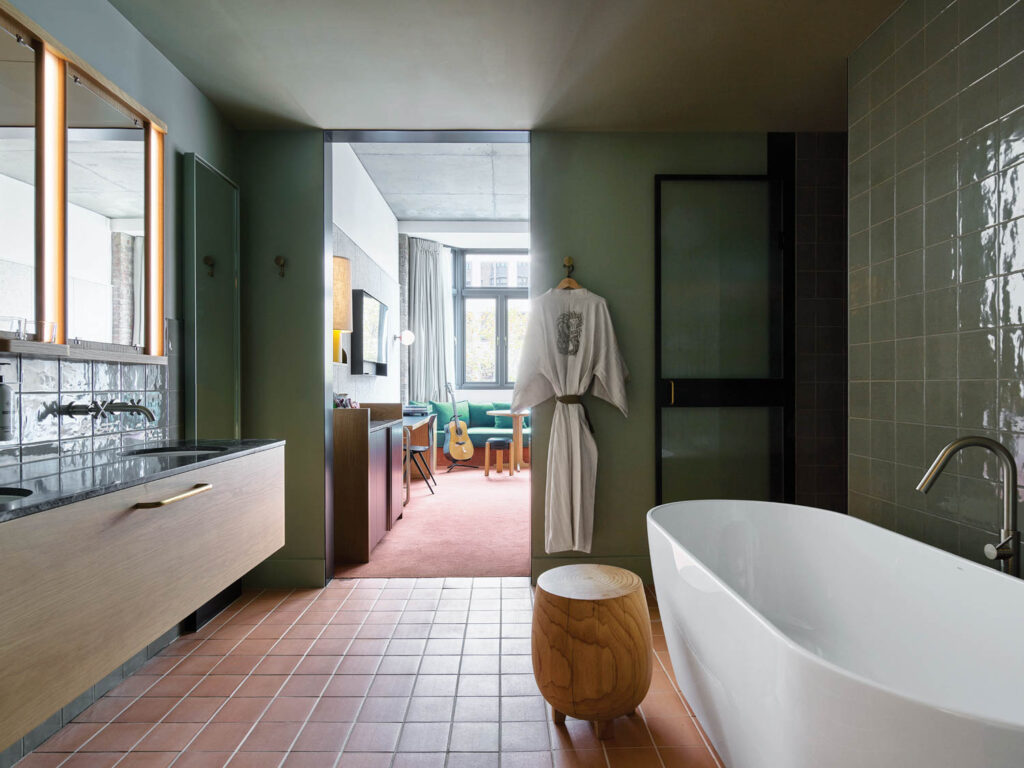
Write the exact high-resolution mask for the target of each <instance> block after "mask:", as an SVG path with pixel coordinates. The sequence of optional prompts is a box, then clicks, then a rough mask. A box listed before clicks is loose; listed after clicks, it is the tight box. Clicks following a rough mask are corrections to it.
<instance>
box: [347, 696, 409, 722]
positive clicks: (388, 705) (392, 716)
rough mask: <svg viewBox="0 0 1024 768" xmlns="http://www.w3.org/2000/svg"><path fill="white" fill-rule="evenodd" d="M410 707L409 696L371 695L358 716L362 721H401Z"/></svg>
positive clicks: (365, 700) (364, 702)
mask: <svg viewBox="0 0 1024 768" xmlns="http://www.w3.org/2000/svg"><path fill="white" fill-rule="evenodd" d="M408 707H409V697H408V696H369V697H367V698H366V699H364V701H363V706H362V708H361V709H360V710H359V716H358V717H357V718H356V720H358V721H359V722H361V723H401V722H402V721H403V720H404V718H405V713H406V711H407V709H408Z"/></svg>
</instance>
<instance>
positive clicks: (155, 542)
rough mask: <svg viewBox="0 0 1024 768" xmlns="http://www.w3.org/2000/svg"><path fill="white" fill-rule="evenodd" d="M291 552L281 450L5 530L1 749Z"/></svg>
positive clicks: (0, 526) (1, 539)
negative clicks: (282, 551) (274, 557)
mask: <svg viewBox="0 0 1024 768" xmlns="http://www.w3.org/2000/svg"><path fill="white" fill-rule="evenodd" d="M206 485H209V486H210V487H209V488H208V489H205V490H203V491H202V492H199V493H197V494H195V495H192V496H189V497H187V498H182V499H181V500H180V501H175V502H173V503H170V504H167V505H166V506H160V507H155V508H148V509H147V508H140V507H139V506H137V505H139V504H140V503H141V504H145V503H152V502H156V501H162V500H167V499H169V498H172V497H175V496H178V495H180V494H182V493H184V492H187V491H190V490H198V489H199V488H200V487H205V486H206ZM283 545H284V447H283V446H278V447H274V448H269V449H266V450H262V451H258V452H256V453H252V454H248V455H243V456H239V457H237V458H234V459H229V460H226V461H222V462H219V463H216V464H211V465H209V466H206V467H200V468H197V469H194V470H190V471H188V472H182V473H181V474H178V475H174V476H172V477H167V478H163V479H161V480H156V481H154V482H150V483H145V484H143V485H138V486H135V487H132V488H127V489H125V490H122V491H116V492H114V493H108V494H105V495H103V496H96V497H94V498H91V499H87V500H85V501H81V502H77V503H74V504H67V505H64V506H61V507H56V508H54V509H50V510H46V511H43V512H38V513H36V514H33V515H28V516H26V517H22V518H18V519H16V520H10V521H7V522H4V523H0V584H3V588H2V589H0V616H2V617H3V620H2V621H0V691H3V695H0V743H3V744H9V743H10V742H12V741H13V740H14V739H16V738H17V737H19V736H21V735H22V734H23V733H26V732H27V731H28V730H29V729H31V728H33V727H35V726H36V725H38V724H39V723H40V722H41V721H42V720H43V719H44V718H46V717H48V716H49V715H51V714H52V713H53V712H55V711H57V710H59V709H60V708H61V707H62V706H64V705H65V704H67V703H68V702H69V701H71V700H72V699H73V698H74V697H75V696H77V695H79V694H80V693H81V692H82V691H84V690H86V689H87V688H88V687H89V686H90V685H92V684H93V683H95V682H96V681H97V680H99V679H100V678H102V677H103V676H104V675H106V674H107V673H109V672H110V670H112V669H114V668H115V667H116V666H117V665H118V664H121V663H122V662H123V661H124V660H125V659H128V658H130V657H131V656H132V655H134V654H135V653H137V652H138V651H139V650H140V649H142V648H145V647H146V645H147V644H149V643H151V642H152V641H153V640H155V639H156V638H157V637H158V636H159V635H160V634H162V633H163V632H165V631H166V630H167V629H168V628H170V627H173V626H174V625H175V624H176V623H177V622H179V621H181V620H182V619H183V618H185V616H187V615H188V614H190V613H192V612H193V611H195V609H196V608H198V607H199V606H200V605H202V604H203V603H204V602H206V601H207V600H209V599H210V598H212V597H213V596H214V595H216V594H217V593H218V592H220V591H221V590H223V589H225V588H226V587H228V586H229V585H230V584H232V583H233V582H235V581H237V580H238V579H239V578H241V577H242V576H243V575H245V574H246V573H247V572H248V571H250V570H252V569H253V568H254V567H256V566H257V565H259V563H261V562H262V561H263V560H265V559H266V558H267V557H268V556H270V555H271V554H273V552H275V551H276V550H277V549H279V548H280V547H282V546H283Z"/></svg>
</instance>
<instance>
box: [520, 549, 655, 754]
mask: <svg viewBox="0 0 1024 768" xmlns="http://www.w3.org/2000/svg"><path fill="white" fill-rule="evenodd" d="M532 649H533V676H534V678H535V679H536V680H537V687H538V688H540V692H541V694H542V695H543V696H544V698H545V699H546V700H547V702H548V704H550V705H551V716H552V719H553V720H554V722H555V723H564V722H565V717H566V715H569V716H571V717H576V718H579V719H581V720H590V721H591V722H592V723H593V725H594V729H595V730H596V731H597V735H598V738H602V739H606V738H610V737H611V735H612V729H613V726H612V720H613V719H614V718H616V717H621V716H622V715H629V714H632V713H633V712H634V711H635V710H636V707H637V705H638V704H640V702H641V701H643V699H644V697H645V696H646V695H647V690H648V688H650V686H651V664H652V654H653V652H652V644H651V618H650V614H649V613H648V611H647V599H646V596H645V595H644V586H643V582H642V581H641V580H640V577H639V576H637V575H636V574H635V573H632V572H630V571H627V570H624V569H622V568H614V567H612V566H607V565H566V566H562V567H561V568H553V569H551V570H550V571H545V572H544V573H542V574H541V575H540V577H539V578H538V579H537V589H536V591H535V593H534V605H533V632H532Z"/></svg>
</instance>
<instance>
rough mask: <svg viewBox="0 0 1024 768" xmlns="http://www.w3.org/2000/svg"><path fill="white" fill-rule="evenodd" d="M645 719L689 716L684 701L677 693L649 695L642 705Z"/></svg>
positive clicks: (641, 709)
mask: <svg viewBox="0 0 1024 768" xmlns="http://www.w3.org/2000/svg"><path fill="white" fill-rule="evenodd" d="M640 711H641V712H643V714H644V717H669V718H671V717H685V716H688V715H689V712H688V711H687V709H686V706H685V705H684V704H683V700H682V699H681V698H679V696H678V695H677V694H675V693H648V694H647V697H646V698H645V699H644V700H643V701H642V702H641V703H640Z"/></svg>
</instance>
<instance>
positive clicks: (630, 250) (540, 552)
mask: <svg viewBox="0 0 1024 768" xmlns="http://www.w3.org/2000/svg"><path fill="white" fill-rule="evenodd" d="M765 163H766V156H765V135H764V134H760V133H758V134H696V133H693V134H660V133H645V134H638V133H614V134H612V133H547V132H536V133H533V134H532V137H531V149H530V193H531V201H530V217H531V224H530V229H531V238H532V247H531V254H532V260H533V261H532V270H531V274H530V280H531V283H532V285H533V290H534V291H535V292H537V293H542V292H544V291H545V290H547V289H548V288H549V287H554V286H555V285H556V284H557V282H558V280H559V279H561V278H562V277H563V272H562V259H563V258H565V257H566V256H572V257H573V259H574V260H575V262H576V272H575V274H574V275H573V276H574V277H576V278H577V279H578V280H579V282H580V284H582V285H583V286H585V287H586V288H589V289H590V290H592V291H594V292H595V293H598V294H600V295H602V296H604V297H605V298H606V299H607V300H608V306H609V309H610V310H611V315H612V321H613V322H614V323H615V331H616V335H617V336H618V341H619V346H620V348H621V350H622V353H623V356H624V357H625V359H626V364H627V365H628V366H629V370H630V374H631V380H630V383H629V389H628V392H629V409H630V415H629V419H623V418H622V416H621V414H619V412H618V411H617V410H615V409H614V408H613V407H612V406H611V405H609V404H607V403H605V402H604V401H603V400H598V399H597V398H594V397H590V398H588V400H589V403H588V407H589V408H590V414H591V418H592V420H593V423H594V428H595V430H596V434H595V438H596V440H597V446H598V450H599V452H600V459H599V462H598V480H597V503H596V508H595V520H594V543H593V551H592V552H591V553H590V554H589V555H583V554H581V553H576V554H571V553H562V554H554V555H546V554H545V553H544V483H545V476H546V471H545V468H546V465H547V455H548V452H547V447H548V436H549V429H550V424H551V413H552V408H553V406H552V405H551V404H550V402H549V403H547V404H545V405H543V406H541V407H540V408H537V409H535V410H534V419H533V442H532V446H533V460H532V468H533V491H532V496H533V525H532V536H533V574H534V577H536V576H537V575H538V574H539V573H541V572H543V571H545V570H547V569H548V568H553V567H555V566H558V565H564V564H565V563H567V562H573V561H575V562H579V561H581V560H582V561H587V562H601V563H607V564H611V565H620V566H622V567H624V568H629V569H631V570H634V571H636V572H637V573H639V574H641V575H642V576H643V577H644V578H645V579H650V559H649V556H648V550H647V524H646V520H645V518H644V516H645V515H646V513H647V510H648V509H650V507H652V506H653V505H654V463H653V458H654V418H655V408H654V401H653V393H654V176H655V174H658V173H763V172H764V171H765Z"/></svg>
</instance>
